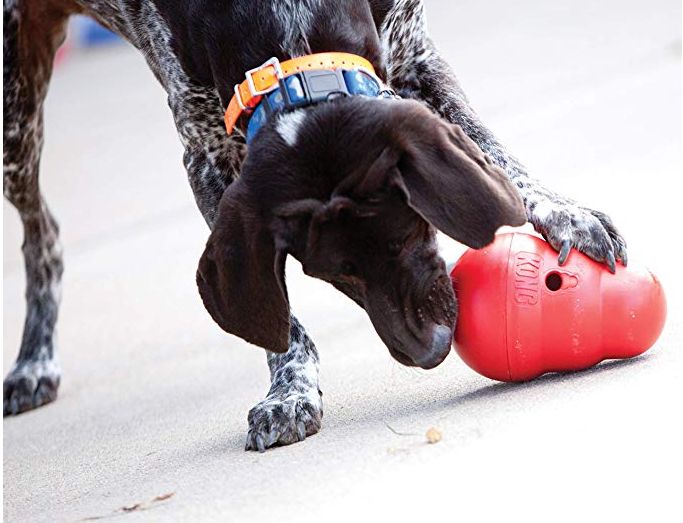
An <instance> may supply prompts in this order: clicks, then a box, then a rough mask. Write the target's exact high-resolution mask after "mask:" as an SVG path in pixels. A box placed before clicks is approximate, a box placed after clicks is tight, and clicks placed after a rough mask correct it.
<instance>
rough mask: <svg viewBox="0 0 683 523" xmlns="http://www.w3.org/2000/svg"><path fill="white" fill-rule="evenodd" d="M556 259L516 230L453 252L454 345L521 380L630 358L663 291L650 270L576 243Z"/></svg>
mask: <svg viewBox="0 0 683 523" xmlns="http://www.w3.org/2000/svg"><path fill="white" fill-rule="evenodd" d="M557 260H558V254H557V252H556V251H555V250H553V249H552V247H550V245H549V244H548V243H546V242H545V241H544V240H543V239H541V238H539V237H537V236H533V235H531V234H525V233H519V232H514V233H506V234H500V235H498V236H496V239H495V241H494V242H493V243H491V244H490V245H488V246H487V247H484V248H483V249H480V250H471V249H470V250H468V251H467V252H465V254H463V255H462V257H461V258H460V259H459V260H458V262H457V263H456V265H455V267H454V268H453V271H452V272H451V280H452V282H453V288H454V290H455V294H456V296H457V298H458V303H459V316H458V320H457V325H456V329H455V335H454V347H455V350H456V351H457V352H458V354H459V355H460V357H462V359H463V360H464V361H465V363H467V364H468V365H469V366H470V367H472V369H474V370H475V371H477V372H479V373H480V374H483V375H484V376H486V377H488V378H492V379H494V380H500V381H526V380H530V379H533V378H535V377H537V376H540V375H541V374H544V373H546V372H564V371H575V370H581V369H586V368H589V367H592V366H593V365H595V364H597V363H599V362H600V361H602V360H605V359H613V358H632V357H634V356H637V355H639V354H642V353H643V352H645V351H646V350H647V349H649V348H650V347H651V346H652V345H653V344H654V343H655V341H656V340H657V338H658V337H659V335H660V334H661V332H662V329H663V328H664V321H665V319H666V299H665V297H664V291H663V289H662V286H661V284H660V282H659V280H658V279H657V278H656V277H655V276H654V275H653V274H652V273H651V272H650V271H649V270H647V269H644V268H643V269H637V268H633V267H631V266H629V267H624V266H623V265H621V264H620V263H618V264H617V268H616V273H615V274H612V273H611V272H610V271H609V270H608V269H607V267H606V266H605V265H603V264H600V263H597V262H595V261H593V260H591V259H590V258H588V257H587V256H585V255H584V254H582V253H580V252H578V251H577V250H575V249H573V250H572V252H571V253H570V254H569V257H568V259H567V260H566V263H565V264H564V265H562V266H560V265H559V264H558V261H557Z"/></svg>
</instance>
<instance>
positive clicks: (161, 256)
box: [3, 0, 683, 522]
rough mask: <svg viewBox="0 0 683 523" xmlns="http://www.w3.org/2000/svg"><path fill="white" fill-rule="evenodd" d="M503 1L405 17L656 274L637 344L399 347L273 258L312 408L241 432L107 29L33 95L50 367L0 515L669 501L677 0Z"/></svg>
mask: <svg viewBox="0 0 683 523" xmlns="http://www.w3.org/2000/svg"><path fill="white" fill-rule="evenodd" d="M522 5H523V7H522ZM522 5H520V3H519V2H505V1H503V0H488V1H486V2H483V1H475V0H464V1H463V0H459V1H458V2H446V1H441V2H439V1H436V0H432V1H428V14H429V20H430V24H431V30H432V33H433V36H434V39H435V40H436V42H437V43H438V45H439V46H440V47H441V49H442V50H443V52H444V53H445V55H446V57H447V58H448V60H449V61H450V63H451V64H453V66H454V67H455V69H456V70H457V71H458V74H459V76H460V79H461V81H462V83H463V84H464V86H465V88H466V90H467V92H468V93H469V95H470V97H471V101H472V103H473V104H474V105H475V107H476V108H477V109H478V110H479V112H480V113H481V115H482V116H483V118H484V120H485V121H487V122H488V123H489V125H490V126H491V127H492V128H493V129H494V130H495V131H496V133H497V134H498V135H499V137H500V138H501V140H502V141H503V142H504V143H506V144H508V146H509V148H510V149H511V150H512V151H514V152H515V154H517V155H518V156H519V157H520V158H521V159H522V160H523V161H524V162H525V163H526V165H527V166H528V167H529V169H530V170H531V172H532V173H533V174H534V175H535V176H537V177H540V178H542V179H543V180H544V181H545V182H546V183H547V184H548V185H550V186H552V187H554V188H556V189H557V190H558V191H561V192H564V193H567V194H569V195H571V196H574V197H576V198H578V199H580V200H582V201H583V202H585V203H587V204H589V205H592V206H594V207H597V208H600V209H602V210H605V211H606V212H609V213H610V214H611V215H612V217H613V218H614V220H615V222H616V223H617V224H618V225H619V226H620V228H621V229H622V231H623V233H624V234H625V236H626V238H627V239H628V241H629V244H630V259H631V260H632V262H633V263H644V264H647V265H649V266H650V267H651V268H652V270H653V271H654V272H655V273H657V274H658V275H659V276H660V277H661V279H662V281H663V282H664V285H665V287H666V289H667V291H668V299H669V321H668V324H667V327H666V329H665V332H664V333H663V335H662V337H661V339H660V340H659V342H658V343H657V344H656V346H655V347H654V348H653V349H652V350H651V351H650V352H649V353H647V354H646V355H644V356H642V357H640V358H637V359H635V360H632V361H626V362H616V363H615V362H608V363H605V364H603V365H600V366H599V367H597V368H595V369H592V370H589V371H585V372H580V373H576V374H569V375H552V376H547V377H543V378H541V379H538V380H535V381H533V382H530V383H526V384H519V385H510V384H500V383H495V382H493V381H490V380H488V379H486V378H483V377H480V376H478V375H477V374H475V373H474V372H473V371H471V370H470V369H468V368H467V367H466V366H465V365H464V364H463V363H462V362H461V361H460V360H459V359H458V357H457V356H456V355H455V354H453V355H451V357H449V358H448V359H447V360H446V362H445V363H444V364H443V365H441V366H440V367H439V368H437V369H435V370H433V371H428V372H427V371H417V370H411V369H407V368H403V367H401V366H400V365H398V364H397V363H395V362H394V361H393V360H392V359H390V357H389V354H388V352H387V351H386V349H385V348H384V346H383V345H382V343H381V342H380V340H379V339H378V337H377V336H376V334H375V333H374V331H373V329H372V326H371V324H370V322H369V321H368V319H367V317H366V316H365V315H364V313H363V312H362V311H360V310H359V309H357V308H356V307H355V305H353V304H352V303H351V302H350V301H349V300H348V299H346V298H344V297H343V296H341V295H339V294H338V293H336V292H335V291H334V290H333V289H332V288H330V287H328V286H327V285H325V284H323V283H321V282H317V281H314V280H311V279H308V278H306V277H304V276H303V275H302V274H301V271H300V268H299V267H298V266H297V265H296V263H294V262H293V261H291V260H290V264H289V288H290V295H291V299H292V301H293V309H294V311H295V312H296V313H297V315H298V316H299V318H300V319H301V320H302V322H303V323H304V324H305V325H306V326H307V328H308V329H309V332H310V333H311V334H312V336H313V338H314V340H316V342H317V344H318V346H319V347H320V351H321V358H322V370H321V379H322V388H323V389H324V392H325V396H324V399H325V418H324V427H323V430H322V431H321V432H320V433H319V434H318V435H316V436H313V437H311V438H309V439H308V440H307V441H306V442H305V443H303V444H297V445H293V446H289V447H283V448H278V449H275V450H272V451H269V452H267V453H265V454H256V453H246V452H244V450H243V443H244V436H245V432H246V414H247V411H248V410H249V408H250V407H251V406H253V404H255V403H256V402H257V401H259V400H260V399H262V397H263V395H264V393H265V392H266V391H267V388H268V372H267V369H266V365H265V356H264V354H263V351H261V350H260V349H256V348H254V347H250V346H248V345H247V344H246V343H244V342H243V341H241V340H239V339H236V338H234V337H230V336H227V335H226V334H224V333H223V332H222V331H221V330H220V329H219V328H218V327H217V326H216V325H215V324H214V323H213V322H212V321H211V319H210V317H209V315H208V314H207V313H206V312H205V310H204V309H203V307H202V305H201V302H200V299H199V296H198V294H197V291H196V288H195V284H194V272H195V268H196V263H197V260H198V258H199V256H200V254H201V252H202V248H203V244H204V242H205V240H206V238H207V235H208V232H207V230H206V227H205V225H204V223H203V221H202V219H201V218H200V216H199V213H198V212H197V211H196V209H195V206H194V201H193V197H192V195H191V192H190V189H189V187H188V184H187V182H186V180H185V175H184V172H183V169H182V166H181V154H182V151H181V147H180V145H179V143H178V140H177V138H176V135H175V131H174V127H173V123H172V121H171V118H170V114H169V111H168V109H167V107H166V104H165V101H164V96H163V93H162V91H161V89H160V88H159V87H158V86H157V85H156V83H155V81H154V78H153V76H152V74H151V73H150V72H149V71H148V70H147V68H146V67H145V64H144V62H143V60H142V58H141V57H140V56H139V55H138V54H137V53H136V52H135V51H134V50H132V49H130V48H128V47H120V48H117V49H112V50H99V51H91V52H84V53H81V54H76V55H74V56H72V57H71V59H70V60H69V61H67V62H66V63H65V64H64V65H63V66H62V67H61V68H60V69H59V70H58V71H57V72H56V74H55V78H54V82H53V85H52V90H51V92H50V95H49V97H48V101H47V116H46V122H47V140H46V144H45V154H44V159H43V164H42V167H43V170H42V179H41V180H42V184H43V187H44V191H45V194H46V196H47V199H48V202H49V203H50V205H51V207H52V209H53V210H54V213H55V215H56V216H57V217H58V219H59V221H60V224H61V227H62V231H63V235H62V238H63V242H64V248H65V257H66V273H65V275H64V298H63V306H62V310H61V315H60V321H59V346H60V359H61V364H62V367H63V370H64V377H63V382H62V387H61V389H60V395H59V399H58V401H57V402H56V403H54V404H52V405H50V406H47V407H45V408H42V409H40V410H38V411H35V412H30V413H27V414H23V415H21V416H18V417H14V418H6V419H5V420H4V421H3V429H4V438H3V448H4V463H3V471H4V481H3V487H4V517H5V520H6V521H14V522H26V521H45V522H73V521H83V520H86V519H87V518H91V519H92V518H100V517H107V518H108V517H110V516H111V517H116V518H120V519H121V520H122V521H131V522H132V521H204V520H206V521H244V520H249V521H274V520H278V521H290V520H299V521H301V520H308V518H314V517H316V518H318V519H316V520H318V521H329V520H337V519H345V520H347V519H348V518H350V517H356V518H358V519H357V520H360V521H365V520H369V519H370V518H373V519H377V520H380V519H379V518H381V520H392V521H395V520H404V519H411V520H414V521H420V520H425V521H429V520H430V519H428V518H433V520H434V521H436V518H437V517H438V518H440V519H439V521H441V520H460V521H489V520H491V519H492V518H493V517H501V518H507V519H509V520H513V521H515V520H519V519H521V518H522V517H524V518H525V519H527V520H534V519H539V520H541V519H543V520H547V519H551V520H554V521H558V520H559V521H562V520H577V519H578V518H580V520H581V521H597V520H598V519H599V518H600V519H605V520H607V521H617V520H620V521H628V520H632V519H637V520H647V521H673V520H678V521H680V519H677V518H680V513H681V512H680V502H679V501H678V500H679V498H680V482H681V475H680V474H681V473H680V471H681V465H683V463H682V459H681V441H683V433H682V431H681V406H680V398H681V397H683V396H682V394H681V392H682V391H683V385H682V383H683V381H682V380H681V375H682V363H683V360H682V357H681V320H680V318H681V317H683V316H682V315H681V309H682V307H681V297H680V295H679V294H678V293H677V292H676V290H678V289H680V285H681V275H680V260H679V258H678V253H679V252H680V239H679V237H678V236H679V235H678V234H677V233H675V232H673V231H674V230H676V229H679V227H678V225H679V224H680V205H681V203H680V189H679V188H678V187H674V182H680V176H681V5H680V2H677V1H676V0H659V1H653V2H635V1H625V0H604V1H601V2H592V1H588V0H578V1H573V2H569V1H562V2H544V1H541V0H534V1H531V0H530V1H527V2H523V3H522ZM3 231H4V247H5V250H4V258H3V261H4V296H3V300H4V315H3V322H4V336H3V344H4V350H3V358H4V359H3V362H4V368H5V370H7V369H8V368H9V366H10V365H11V363H12V361H13V359H14V357H15V355H16V349H17V347H18V344H19V340H20V335H21V326H22V322H23V316H24V302H23V285H24V274H23V268H22V261H21V258H20V251H19V246H20V243H21V230H20V226H19V222H18V219H17V216H16V213H15V211H14V210H13V209H12V208H11V207H10V206H9V205H7V204H5V206H4V228H3ZM445 251H446V253H447V256H448V257H449V258H451V259H454V258H455V256H456V255H457V254H458V253H459V252H461V251H462V248H460V247H457V246H454V245H453V244H451V243H448V242H445ZM676 398H678V399H676ZM429 427H436V428H438V429H439V430H440V431H441V432H442V434H443V439H442V440H441V441H440V442H439V443H437V444H435V445H428V444H427V443H426V442H425V436H424V434H425V431H426V430H427V429H428V428H429ZM392 429H393V430H392ZM397 432H398V433H401V434H397ZM166 494H173V495H172V496H170V497H168V498H167V499H163V500H159V501H152V500H153V499H154V498H155V497H157V496H162V497H163V496H164V495H166ZM136 505H137V507H136ZM123 507H128V508H129V509H130V510H128V511H126V510H123Z"/></svg>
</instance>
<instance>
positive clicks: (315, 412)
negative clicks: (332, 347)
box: [246, 316, 323, 452]
mask: <svg viewBox="0 0 683 523" xmlns="http://www.w3.org/2000/svg"><path fill="white" fill-rule="evenodd" d="M318 364H319V359H318V351H317V349H316V348H315V345H314V344H313V342H312V341H311V340H310V338H309V337H308V335H307V334H306V332H305V331H304V329H303V327H302V326H301V324H300V323H299V322H298V321H297V319H296V318H294V317H293V316H292V318H291V330H290V335H289V350H288V351H287V352H286V353H284V354H276V353H274V352H269V353H268V366H269V367H270V379H271V386H270V391H269V392H268V396H266V399H264V400H263V401H262V402H260V403H259V404H258V405H256V406H255V407H254V408H253V409H251V410H250V411H249V416H248V421H249V433H248V434H247V443H246V450H258V451H260V452H263V451H264V450H265V449H266V448H268V447H272V446H274V445H288V444H290V443H296V442H297V441H303V440H304V439H306V436H310V435H311V434H315V433H316V432H318V431H319V430H320V424H321V421H322V417H323V402H322V392H321V391H320V389H319V388H318Z"/></svg>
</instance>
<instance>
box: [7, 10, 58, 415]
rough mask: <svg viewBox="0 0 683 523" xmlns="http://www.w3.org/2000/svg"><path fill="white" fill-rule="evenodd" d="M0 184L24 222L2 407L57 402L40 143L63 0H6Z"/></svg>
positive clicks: (50, 231) (52, 276) (53, 242)
mask: <svg viewBox="0 0 683 523" xmlns="http://www.w3.org/2000/svg"><path fill="white" fill-rule="evenodd" d="M3 14H4V42H3V44H4V74H3V87H4V101H3V108H4V118H5V125H4V133H3V145H4V151H3V189H4V194H5V197H6V198H7V199H8V200H9V201H10V202H11V203H12V204H13V205H14V206H15V207H16V209H17V211H19V215H20V217H21V221H22V223H23V226H24V244H23V247H22V250H23V253H24V262H25V267H26V321H25V324H24V333H23V337H22V340H21V347H20V349H19V356H18V357H17V360H16V363H15V364H14V365H13V367H12V369H11V370H10V372H9V374H8V375H7V377H6V378H5V381H4V387H3V389H4V391H3V398H4V399H3V414H4V415H7V414H18V413H20V412H24V411H26V410H29V409H33V408H36V407H39V406H41V405H44V404H45V403H49V402H50V401H53V400H54V399H55V398H56V396H57V388H58V387H59V380H60V370H59V366H58V365H57V362H56V354H55V345H54V339H53V335H54V328H55V322H56V321H57V313H58V309H59V301H60V294H61V276H62V270H63V264H62V251H61V246H60V243H59V239H58V227H57V222H55V220H54V218H53V217H52V215H51V214H50V211H49V210H48V208H47V205H46V204H45V200H44V199H43V197H42V195H41V193H40V189H39V185H38V166H39V163H40V153H41V148H42V145H43V100H44V98H45V94H46V92H47V86H48V83H49V79H50V74H51V71H52V61H53V58H54V53H55V51H56V50H57V47H58V46H59V44H60V43H61V41H62V40H63V38H64V35H65V30H66V20H67V17H68V14H67V12H66V11H65V10H64V9H62V8H61V7H60V6H58V5H54V4H52V3H48V2H45V3H42V2H23V3H17V2H13V1H9V2H5V4H4V13H3Z"/></svg>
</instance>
